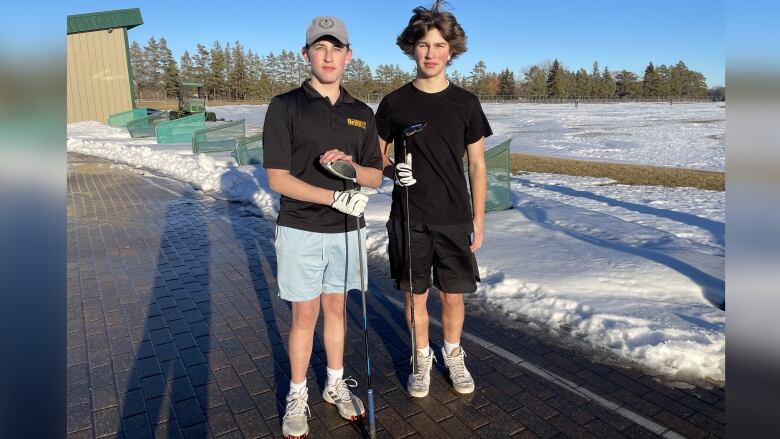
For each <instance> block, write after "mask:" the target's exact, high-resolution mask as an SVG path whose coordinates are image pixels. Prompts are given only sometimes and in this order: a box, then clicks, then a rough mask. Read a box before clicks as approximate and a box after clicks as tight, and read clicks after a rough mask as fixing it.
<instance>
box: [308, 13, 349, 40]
mask: <svg viewBox="0 0 780 439" xmlns="http://www.w3.org/2000/svg"><path fill="white" fill-rule="evenodd" d="M325 35H330V36H332V37H333V38H335V39H337V40H339V41H341V43H342V44H346V45H349V33H348V32H347V26H345V25H344V22H343V21H341V20H340V19H339V18H337V17H327V16H320V17H314V19H313V20H312V21H311V24H310V25H309V28H308V29H306V44H307V45H310V44H313V43H314V42H315V41H317V39H318V38H320V37H323V36H325Z"/></svg>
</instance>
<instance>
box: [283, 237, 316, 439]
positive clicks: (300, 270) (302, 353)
mask: <svg viewBox="0 0 780 439" xmlns="http://www.w3.org/2000/svg"><path fill="white" fill-rule="evenodd" d="M274 246H275V247H276V262H277V267H276V268H277V275H276V277H277V282H278V284H279V297H281V298H282V299H284V300H286V301H289V302H290V303H291V304H292V324H291V327H290V335H289V337H288V340H287V347H288V351H289V356H290V378H291V379H290V390H289V392H288V393H287V398H286V400H285V404H286V408H285V414H284V417H283V419H282V434H283V435H284V436H285V437H303V436H305V435H306V434H308V432H309V426H308V417H309V405H308V389H307V387H306V371H307V369H308V368H309V361H310V359H311V351H312V344H313V342H314V326H315V325H316V323H317V317H318V316H319V312H320V294H321V291H322V289H321V286H322V271H323V270H324V269H325V264H324V263H323V261H322V250H321V249H322V243H321V238H320V236H318V234H316V233H313V232H307V231H303V230H298V229H292V228H289V227H283V226H277V230H276V242H275V243H274Z"/></svg>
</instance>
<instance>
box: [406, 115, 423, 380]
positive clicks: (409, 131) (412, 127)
mask: <svg viewBox="0 0 780 439" xmlns="http://www.w3.org/2000/svg"><path fill="white" fill-rule="evenodd" d="M426 125H428V123H427V122H414V123H411V124H409V125H407V126H406V128H404V130H403V132H402V133H401V149H402V150H403V155H402V157H406V154H408V153H409V150H407V148H406V142H407V141H408V140H409V138H410V137H412V136H414V135H415V134H419V133H420V132H421V131H422V130H423V129H425V126H426ZM404 189H405V191H406V196H405V198H406V200H405V202H406V244H407V246H408V247H407V248H408V250H407V251H408V253H407V256H408V257H409V314H410V318H409V323H410V326H411V330H412V374H413V375H416V374H417V327H416V325H415V323H414V287H413V286H412V237H411V225H410V221H411V215H410V213H409V186H404Z"/></svg>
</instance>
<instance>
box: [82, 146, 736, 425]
mask: <svg viewBox="0 0 780 439" xmlns="http://www.w3.org/2000/svg"><path fill="white" fill-rule="evenodd" d="M68 159H69V162H68V215H67V221H68V270H67V276H68V309H67V315H68V326H67V327H68V334H67V348H68V350H67V366H68V368H67V372H68V381H67V382H68V400H67V401H68V402H67V403H68V410H67V414H68V417H67V430H68V437H69V438H82V437H84V438H94V437H125V438H143V437H166V438H178V437H197V438H203V437H220V438H234V437H235V438H239V437H246V438H255V437H279V436H280V435H281V431H280V416H281V415H282V414H283V410H284V408H283V407H282V401H283V399H284V395H285V394H286V392H287V385H288V383H289V377H288V375H287V374H288V371H289V362H288V361H287V350H286V348H285V342H286V339H287V335H288V332H289V329H290V308H289V306H288V305H287V303H286V302H284V301H282V300H280V299H278V298H277V296H276V292H275V291H276V285H275V281H274V267H275V258H274V249H273V235H274V233H273V231H274V225H273V222H269V221H267V220H266V219H264V218H261V217H259V216H257V215H253V214H251V213H249V211H248V210H247V209H246V208H245V207H244V206H242V205H240V204H236V203H228V202H225V201H220V200H215V199H213V198H211V197H209V196H206V195H204V194H202V193H200V192H198V191H196V190H194V189H192V188H191V187H189V186H188V185H186V184H182V183H179V182H176V181H173V180H169V179H165V178H160V177H155V176H150V175H143V174H142V173H139V172H136V171H133V170H132V169H130V168H127V167H124V166H118V165H112V164H111V163H108V162H106V161H103V160H100V159H96V158H92V157H86V156H81V155H77V154H69V155H68ZM370 291H371V294H369V304H368V310H369V317H370V325H371V328H372V331H371V335H370V342H371V348H372V365H373V375H372V379H373V385H374V391H375V395H376V405H377V407H376V409H377V411H376V415H377V422H378V430H379V434H378V436H379V437H392V438H405V437H421V438H428V437H440V438H443V437H464V438H465V437H486V438H498V437H509V436H512V437H546V438H547V437H576V438H580V437H597V438H602V437H654V436H657V435H656V434H654V433H653V432H652V431H651V430H653V431H656V432H657V433H661V434H662V435H663V436H666V437H679V436H680V435H682V436H686V437H695V438H701V437H711V436H714V437H723V435H724V392H723V391H722V390H719V389H714V390H705V389H702V388H693V389H689V390H679V389H675V388H672V387H668V386H666V385H663V384H660V383H658V382H656V381H655V380H653V379H651V378H650V377H648V376H646V375H644V374H642V373H639V372H636V371H632V370H629V369H624V368H618V367H610V366H604V365H601V364H597V363H594V362H592V361H589V360H588V359H587V358H586V356H585V355H583V354H581V353H577V352H573V351H572V350H570V349H563V348H560V347H556V346H555V344H554V343H549V342H548V341H547V340H545V339H544V337H545V336H544V335H541V334H534V333H532V332H531V331H523V330H520V329H510V328H509V327H508V326H507V325H505V324H503V323H502V322H501V321H500V320H490V319H488V318H487V317H484V316H469V317H468V320H467V327H466V329H467V330H468V331H469V332H470V334H471V335H472V338H471V339H468V340H464V343H463V344H464V347H465V349H466V352H467V353H468V354H469V357H468V360H467V364H468V365H469V368H470V369H471V371H472V373H473V375H474V376H475V379H476V382H477V391H476V392H475V393H474V394H473V395H471V396H469V397H463V396H459V395H458V394H456V393H454V392H453V391H452V390H450V388H449V384H448V381H447V379H446V378H445V374H444V372H445V370H444V369H443V367H442V365H441V362H440V363H439V364H437V365H436V369H435V370H434V372H433V374H432V385H431V394H430V395H429V397H427V398H424V399H414V400H412V399H411V398H410V397H408V396H407V394H406V393H405V391H404V386H403V383H405V380H406V375H407V374H408V372H409V369H410V365H409V363H408V359H409V348H408V344H407V339H408V336H407V332H406V329H405V324H404V322H403V320H402V319H401V313H400V311H399V308H398V307H397V305H396V302H395V301H397V300H398V299H400V296H399V295H398V293H397V292H394V291H393V290H392V289H391V288H390V283H389V281H388V280H387V279H386V278H385V277H384V275H382V274H381V273H379V272H372V275H371V282H370ZM350 296H351V297H350V305H349V328H350V329H349V332H348V335H347V336H348V343H347V345H346V352H345V364H346V366H345V368H346V370H345V375H351V376H352V377H354V378H356V379H357V381H358V382H359V383H360V384H361V385H362V386H365V358H364V353H363V344H362V329H361V328H362V326H361V325H362V317H361V315H362V314H361V310H360V306H359V305H360V300H359V294H351V295H350ZM435 308H436V307H435V306H434V309H433V310H432V316H436V315H438V314H437V313H438V310H436V309H435ZM321 330H322V326H321V323H320V325H318V327H317V331H318V334H321ZM431 334H432V338H433V343H434V348H435V349H436V350H437V351H438V347H439V346H440V343H441V341H440V340H438V339H437V337H440V336H439V335H438V334H440V331H438V329H437V328H432V330H431ZM474 340H476V341H474ZM324 361H325V354H324V351H323V348H322V344H321V343H319V342H317V341H316V342H315V347H314V354H313V356H312V363H313V367H312V368H310V369H309V381H308V382H309V389H310V393H309V395H310V396H309V398H310V399H309V404H310V406H311V409H312V418H311V420H310V422H309V425H310V428H311V434H310V437H313V438H320V437H334V438H338V437H360V436H361V434H365V430H364V429H363V428H362V426H361V424H349V423H347V422H345V421H344V420H342V419H341V418H340V417H339V416H338V414H337V412H336V410H335V408H334V407H332V406H330V405H329V404H327V403H325V402H324V401H323V400H322V397H321V396H320V392H321V385H322V383H323V381H324V378H325V377H324V375H325V372H324V369H325V365H324ZM356 393H357V394H358V395H365V388H364V387H359V388H357V389H356Z"/></svg>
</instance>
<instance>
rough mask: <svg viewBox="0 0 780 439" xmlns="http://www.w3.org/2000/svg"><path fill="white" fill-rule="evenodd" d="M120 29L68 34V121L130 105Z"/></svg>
mask: <svg viewBox="0 0 780 439" xmlns="http://www.w3.org/2000/svg"><path fill="white" fill-rule="evenodd" d="M125 44H126V43H125V32H124V29H123V28H117V29H113V30H111V31H108V30H99V31H92V32H83V33H77V34H71V35H68V85H67V89H68V123H71V122H80V121H84V120H95V121H98V122H101V123H106V120H107V119H108V116H109V115H110V114H113V113H119V112H120V111H127V110H130V109H132V108H133V99H132V91H131V87H130V78H129V72H128V65H127V62H128V61H127V52H126V48H125Z"/></svg>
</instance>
